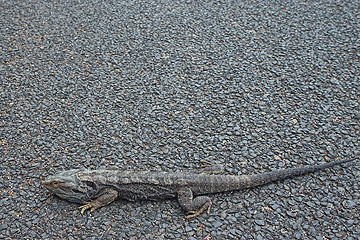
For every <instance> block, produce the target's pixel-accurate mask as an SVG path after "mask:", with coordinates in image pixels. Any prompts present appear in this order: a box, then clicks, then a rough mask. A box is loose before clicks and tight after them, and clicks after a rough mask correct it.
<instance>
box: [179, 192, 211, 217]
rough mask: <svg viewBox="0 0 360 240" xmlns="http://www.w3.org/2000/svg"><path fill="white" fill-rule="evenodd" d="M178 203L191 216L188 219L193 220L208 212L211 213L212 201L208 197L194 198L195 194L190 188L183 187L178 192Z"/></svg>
mask: <svg viewBox="0 0 360 240" xmlns="http://www.w3.org/2000/svg"><path fill="white" fill-rule="evenodd" d="M177 194H178V201H179V204H180V206H181V207H182V208H183V209H184V210H185V211H186V212H187V213H188V214H189V215H188V216H186V218H192V217H196V216H198V215H200V214H201V213H202V212H204V211H205V210H207V212H208V213H209V212H210V207H211V199H210V198H209V197H207V196H198V197H195V198H193V193H192V191H191V189H190V188H189V187H183V188H180V189H179V190H178V193H177Z"/></svg>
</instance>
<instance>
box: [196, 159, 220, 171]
mask: <svg viewBox="0 0 360 240" xmlns="http://www.w3.org/2000/svg"><path fill="white" fill-rule="evenodd" d="M200 162H201V163H202V164H203V165H201V168H200V169H198V170H197V172H198V173H204V174H222V173H223V172H224V171H225V169H224V167H223V166H221V165H218V164H212V163H210V162H208V161H200Z"/></svg>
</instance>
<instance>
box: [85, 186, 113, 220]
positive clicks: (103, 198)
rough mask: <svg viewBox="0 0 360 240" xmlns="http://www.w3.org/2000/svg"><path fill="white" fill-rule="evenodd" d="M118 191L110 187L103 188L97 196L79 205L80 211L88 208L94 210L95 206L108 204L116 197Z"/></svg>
mask: <svg viewBox="0 0 360 240" xmlns="http://www.w3.org/2000/svg"><path fill="white" fill-rule="evenodd" d="M117 196H118V192H117V191H116V190H114V189H112V188H105V189H103V190H101V192H100V193H99V194H98V197H97V198H96V199H94V200H92V201H90V202H85V203H84V205H82V206H81V207H79V209H81V213H82V214H83V213H84V212H85V210H87V209H89V208H90V212H92V211H94V210H95V209H97V208H100V207H103V206H105V205H108V204H109V203H111V202H112V201H114V200H115V198H117Z"/></svg>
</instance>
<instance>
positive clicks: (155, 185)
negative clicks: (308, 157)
mask: <svg viewBox="0 0 360 240" xmlns="http://www.w3.org/2000/svg"><path fill="white" fill-rule="evenodd" d="M353 160H355V159H348V160H342V161H333V162H329V163H324V164H320V165H314V166H303V167H298V168H290V169H283V170H276V171H271V172H268V173H262V174H255V175H241V176H237V175H215V174H218V173H220V172H222V171H223V169H222V168H221V167H220V166H218V165H214V166H209V167H206V168H204V169H203V170H202V171H198V172H190V173H189V172H188V173H167V172H149V171H147V172H144V171H121V170H79V169H72V170H68V171H63V172H60V173H58V174H56V175H53V176H50V177H48V178H47V179H46V180H45V181H43V184H44V186H45V187H46V188H47V189H48V190H50V191H51V192H53V193H55V194H56V195H57V196H59V197H61V198H64V199H66V200H68V201H70V202H77V203H84V205H82V206H81V207H80V209H81V213H84V211H86V210H87V209H90V212H91V211H94V210H95V209H97V208H100V207H102V206H105V205H107V204H109V203H111V202H112V201H114V200H115V199H116V198H121V199H125V200H128V201H137V200H162V199H169V198H177V199H178V201H179V203H180V206H181V207H182V208H183V209H184V210H185V211H187V213H188V214H189V215H188V216H187V218H191V217H195V216H198V215H199V214H201V213H202V212H204V211H206V210H207V211H208V212H209V211H210V207H211V200H210V198H209V197H207V196H198V195H204V194H209V193H219V192H228V191H233V190H240V189H245V188H252V187H255V186H259V185H264V184H267V183H270V182H274V181H277V180H281V179H286V178H291V177H295V176H301V175H305V174H308V173H312V172H316V171H319V170H322V169H325V168H328V167H333V166H335V165H339V164H343V163H346V162H350V161H353ZM194 196H197V197H195V198H194Z"/></svg>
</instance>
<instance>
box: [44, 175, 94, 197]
mask: <svg viewBox="0 0 360 240" xmlns="http://www.w3.org/2000/svg"><path fill="white" fill-rule="evenodd" d="M80 171H82V170H79V169H72V170H68V171H63V172H59V173H57V174H55V175H52V176H49V177H47V178H46V179H45V180H44V181H42V183H43V185H44V187H45V188H46V189H48V190H49V191H51V192H53V193H54V194H55V195H57V196H58V197H60V198H63V199H66V200H68V201H70V202H77V203H82V202H84V201H88V200H90V198H91V197H90V196H89V193H90V191H89V189H88V188H89V186H87V185H86V184H84V183H82V182H81V181H79V179H78V178H77V173H78V172H80Z"/></svg>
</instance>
